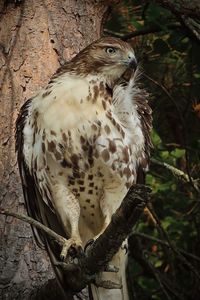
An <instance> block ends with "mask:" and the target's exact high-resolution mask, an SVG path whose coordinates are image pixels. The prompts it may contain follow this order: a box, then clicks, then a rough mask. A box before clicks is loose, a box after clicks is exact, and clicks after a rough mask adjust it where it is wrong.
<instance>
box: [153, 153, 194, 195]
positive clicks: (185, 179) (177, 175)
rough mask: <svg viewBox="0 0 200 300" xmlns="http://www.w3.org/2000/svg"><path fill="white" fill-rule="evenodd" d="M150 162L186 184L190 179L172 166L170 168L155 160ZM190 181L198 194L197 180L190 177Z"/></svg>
mask: <svg viewBox="0 0 200 300" xmlns="http://www.w3.org/2000/svg"><path fill="white" fill-rule="evenodd" d="M151 162H152V163H153V164H156V165H158V166H161V167H164V168H166V169H167V170H169V171H170V172H171V173H172V174H173V175H174V176H175V177H176V178H178V179H179V180H181V181H184V182H187V183H190V178H189V176H188V174H186V173H184V172H183V171H182V170H180V169H178V168H175V167H174V166H171V165H170V164H168V163H166V162H161V161H159V160H157V159H155V158H151ZM191 180H192V183H193V186H194V187H195V189H196V190H197V191H198V192H200V189H199V186H198V180H199V179H193V178H192V177H191Z"/></svg>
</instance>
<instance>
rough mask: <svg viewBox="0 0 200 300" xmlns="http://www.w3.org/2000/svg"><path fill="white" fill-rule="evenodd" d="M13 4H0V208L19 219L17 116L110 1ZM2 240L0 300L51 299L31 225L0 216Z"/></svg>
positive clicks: (96, 28)
mask: <svg viewBox="0 0 200 300" xmlns="http://www.w3.org/2000/svg"><path fill="white" fill-rule="evenodd" d="M14 2H15V1H6V3H4V2H2V1H0V94H1V95H0V102H1V103H0V107H1V116H0V131H1V134H0V136H1V146H0V147H1V152H0V182H1V186H0V201H1V202H0V206H1V207H2V208H3V209H9V210H13V211H16V212H19V213H23V212H24V201H23V197H22V190H21V184H20V181H19V176H18V170H17V165H16V156H15V150H14V127H15V120H16V117H17V113H18V110H19V108H20V106H21V105H22V103H24V101H25V100H26V99H28V98H29V97H31V96H32V95H33V94H34V93H35V92H36V91H37V90H38V89H39V88H41V87H42V86H44V85H45V84H46V83H47V82H48V80H49V78H50V77H51V75H52V74H53V73H54V72H55V70H56V69H57V68H58V67H59V66H60V64H62V63H63V62H64V61H65V60H68V59H69V58H71V57H72V56H73V55H75V54H76V53H77V52H78V51H79V50H80V49H81V48H83V47H84V46H85V45H86V44H88V43H90V42H92V41H93V40H95V39H97V38H98V37H99V36H100V31H101V24H102V19H103V16H104V15H105V13H106V11H107V8H108V2H112V1H108V2H107V3H105V2H104V1H95V0H92V1H89V0H88V1H87V0H85V1H84V0H79V1H76V0H66V1H64V0H60V1H54V0H45V1H42V0H37V1H33V0H32V1H31V0H29V1H26V0H25V1H20V2H19V3H17V4H16V3H14ZM0 235H1V236H0V299H4V300H6V299H24V300H26V299H45V298H46V296H47V294H48V299H53V298H55V295H56V294H55V293H54V292H53V291H54V290H57V289H56V288H53V287H52V285H51V282H52V281H51V279H52V278H53V277H54V275H53V272H52V269H51V267H50V264H49V260H48V258H47V255H46V253H45V252H43V251H42V250H40V249H39V248H37V247H36V245H35V244H34V242H33V238H32V232H31V230H30V227H29V225H28V224H26V223H23V222H21V221H19V220H17V219H15V218H13V217H5V216H3V215H1V216H0ZM48 281H49V282H50V283H49V284H48ZM45 285H48V288H46V289H45ZM50 287H51V288H50ZM41 290H42V292H41ZM37 294H38V295H40V296H38V297H37V296H36V295H37ZM41 295H42V296H41Z"/></svg>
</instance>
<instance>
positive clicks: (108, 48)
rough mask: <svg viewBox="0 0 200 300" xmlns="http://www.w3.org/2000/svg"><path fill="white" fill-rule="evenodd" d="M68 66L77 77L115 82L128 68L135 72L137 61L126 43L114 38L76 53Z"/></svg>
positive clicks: (101, 40)
mask: <svg viewBox="0 0 200 300" xmlns="http://www.w3.org/2000/svg"><path fill="white" fill-rule="evenodd" d="M70 65H71V66H70V67H71V69H73V71H75V72H76V71H77V72H78V74H79V75H80V74H82V75H88V74H91V75H98V76H101V77H104V78H106V80H108V81H111V82H115V81H116V80H117V79H119V78H120V77H121V76H122V75H123V73H124V72H125V71H126V70H127V69H128V68H131V69H133V70H136V68H137V61H136V58H135V54H134V50H133V49H132V47H131V46H130V45H129V44H128V43H126V42H124V41H122V40H120V39H118V38H114V37H103V38H101V39H99V40H97V41H95V42H93V43H92V44H90V45H89V46H87V47H86V48H85V49H83V50H82V51H81V52H80V53H78V54H77V55H76V56H75V57H74V58H73V59H72V60H71V63H70Z"/></svg>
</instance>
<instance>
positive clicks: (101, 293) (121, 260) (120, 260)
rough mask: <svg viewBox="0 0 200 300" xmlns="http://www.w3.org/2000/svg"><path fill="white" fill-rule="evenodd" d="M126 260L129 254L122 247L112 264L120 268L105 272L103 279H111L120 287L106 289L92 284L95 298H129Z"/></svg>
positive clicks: (116, 299) (106, 299)
mask: <svg viewBox="0 0 200 300" xmlns="http://www.w3.org/2000/svg"><path fill="white" fill-rule="evenodd" d="M126 261H127V255H126V253H125V250H122V249H120V250H119V251H118V253H117V254H116V255H115V256H114V257H113V259H112V261H111V262H110V264H112V265H114V266H116V267H118V268H119V271H118V272H117V273H111V272H108V273H107V272H103V273H102V277H101V279H102V280H109V281H112V282H114V283H118V284H120V285H121V288H119V289H105V288H102V287H96V286H95V285H92V286H91V294H92V298H93V300H108V299H109V300H128V299H129V296H128V289H127V284H126V272H125V271H126Z"/></svg>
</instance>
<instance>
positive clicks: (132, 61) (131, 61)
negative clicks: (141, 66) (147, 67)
mask: <svg viewBox="0 0 200 300" xmlns="http://www.w3.org/2000/svg"><path fill="white" fill-rule="evenodd" d="M128 66H129V68H130V69H132V70H133V71H135V70H136V69H137V66H138V63H137V60H136V58H135V57H131V58H129V60H128Z"/></svg>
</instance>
